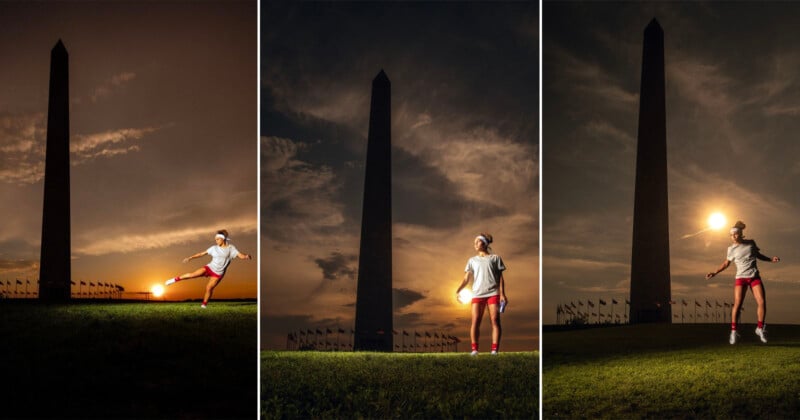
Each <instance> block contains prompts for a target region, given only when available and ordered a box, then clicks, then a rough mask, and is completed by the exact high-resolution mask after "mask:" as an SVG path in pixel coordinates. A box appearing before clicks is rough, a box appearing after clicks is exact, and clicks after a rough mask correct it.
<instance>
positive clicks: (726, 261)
mask: <svg viewBox="0 0 800 420" xmlns="http://www.w3.org/2000/svg"><path fill="white" fill-rule="evenodd" d="M729 265H731V262H730V260H725V262H723V263H722V265H720V266H719V268H718V269H717V271H715V272H713V273H708V274H706V280H708V279H710V278H711V277H714V276H716V275H717V274H719V273H720V272H722V271H724V270H725V269H726V268H728V266H729Z"/></svg>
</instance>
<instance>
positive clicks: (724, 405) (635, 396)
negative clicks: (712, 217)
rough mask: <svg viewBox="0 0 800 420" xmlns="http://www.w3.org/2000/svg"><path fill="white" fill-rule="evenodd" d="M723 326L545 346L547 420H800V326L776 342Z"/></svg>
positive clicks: (600, 332) (780, 332)
mask: <svg viewBox="0 0 800 420" xmlns="http://www.w3.org/2000/svg"><path fill="white" fill-rule="evenodd" d="M754 329H755V325H743V326H741V327H740V334H741V341H740V342H739V343H737V344H736V345H730V344H729V343H728V333H729V329H728V326H727V325H721V324H713V325H709V324H696V325H695V324H687V325H633V326H620V327H608V328H597V329H587V330H580V331H564V332H549V333H545V334H544V337H543V340H542V342H543V344H544V348H543V358H542V363H543V384H542V386H543V401H542V405H543V412H542V414H543V417H544V418H753V417H756V418H797V417H798V416H800V363H798V362H800V326H795V325H791V326H789V325H769V326H768V332H769V333H770V335H769V343H767V344H763V343H761V342H760V341H758V338H757V337H756V336H755V334H754V333H753V330H754Z"/></svg>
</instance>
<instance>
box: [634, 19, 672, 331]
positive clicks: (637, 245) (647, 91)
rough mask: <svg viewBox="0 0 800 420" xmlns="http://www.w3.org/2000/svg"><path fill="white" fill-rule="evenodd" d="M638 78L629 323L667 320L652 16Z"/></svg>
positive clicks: (660, 79) (661, 103)
mask: <svg viewBox="0 0 800 420" xmlns="http://www.w3.org/2000/svg"><path fill="white" fill-rule="evenodd" d="M641 83H642V85H641V93H640V95H639V134H638V144H637V150H636V192H635V197H634V208H633V250H632V253H631V298H630V301H631V306H630V322H631V323H643V322H671V320H672V308H671V306H670V301H671V298H670V274H669V209H668V200H667V127H666V125H667V122H666V120H667V117H666V106H665V92H664V90H665V89H664V31H663V30H662V29H661V26H660V25H659V24H658V21H656V20H655V19H653V20H652V21H651V22H650V24H649V25H647V28H645V30H644V47H643V53H642V81H641Z"/></svg>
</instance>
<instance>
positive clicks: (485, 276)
mask: <svg viewBox="0 0 800 420" xmlns="http://www.w3.org/2000/svg"><path fill="white" fill-rule="evenodd" d="M491 243H492V235H489V234H488V233H481V234H480V235H478V236H477V237H475V240H474V241H473V246H474V247H475V251H477V252H478V255H476V256H474V257H472V258H470V259H469V261H467V267H466V268H465V269H464V271H465V274H464V281H462V282H461V286H459V287H458V290H456V297H458V293H459V292H460V291H461V289H463V288H464V287H466V286H467V284H468V283H469V280H470V277H472V279H473V281H472V327H471V328H470V330H469V336H470V339H471V340H472V355H473V356H475V355H477V354H478V339H479V338H480V331H481V320H483V314H484V313H485V312H486V307H487V306H488V307H489V317H490V318H491V319H492V354H497V351H498V350H499V347H500V336H501V334H502V329H501V328H500V316H499V308H498V305H500V303H501V302H502V303H503V305H505V304H507V303H508V298H506V286H505V280H504V279H503V271H504V270H505V269H506V266H505V265H504V264H503V260H502V259H501V258H500V256H499V255H494V254H492V253H491V248H490V247H489V244H491Z"/></svg>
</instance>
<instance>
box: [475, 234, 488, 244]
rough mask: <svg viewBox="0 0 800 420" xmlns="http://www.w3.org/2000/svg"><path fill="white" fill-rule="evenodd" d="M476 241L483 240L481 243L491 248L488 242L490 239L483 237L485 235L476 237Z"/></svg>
mask: <svg viewBox="0 0 800 420" xmlns="http://www.w3.org/2000/svg"><path fill="white" fill-rule="evenodd" d="M475 239H480V240H481V242H483V244H484V245H486V246H489V240H488V239H486V237H485V236H483V235H478V236H476V237H475Z"/></svg>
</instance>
